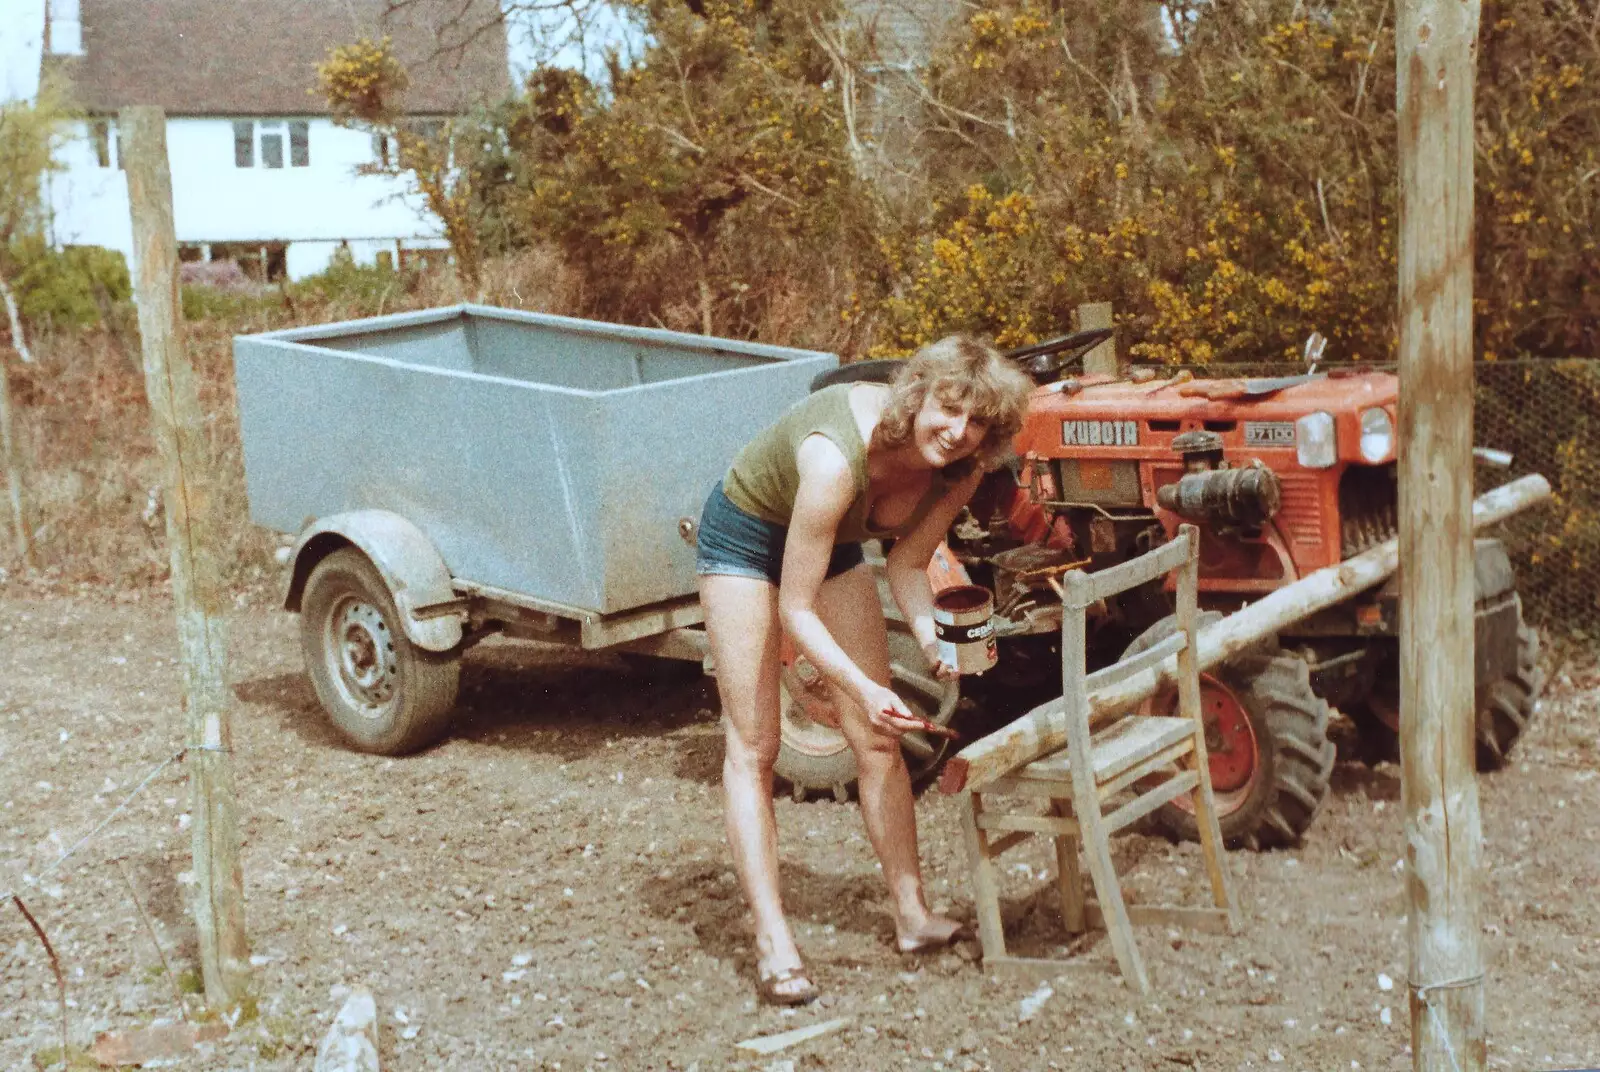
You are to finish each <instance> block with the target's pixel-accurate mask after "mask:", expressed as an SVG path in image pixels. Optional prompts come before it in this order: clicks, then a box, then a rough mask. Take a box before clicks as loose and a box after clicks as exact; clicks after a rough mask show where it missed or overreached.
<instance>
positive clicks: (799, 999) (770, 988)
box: [756, 968, 817, 1006]
mask: <svg viewBox="0 0 1600 1072" xmlns="http://www.w3.org/2000/svg"><path fill="white" fill-rule="evenodd" d="M796 980H799V981H800V982H802V983H804V984H806V985H805V986H802V987H797V988H794V989H787V987H788V986H790V984H793V983H794V982H795V981H796ZM779 987H785V988H786V989H783V990H780V989H778V988H779ZM756 996H757V997H758V998H760V999H761V1002H762V1004H764V1005H779V1006H795V1005H809V1004H811V1003H812V1002H813V1001H816V1000H817V988H816V986H814V985H813V984H812V982H811V980H810V979H808V978H807V977H806V970H805V969H804V968H781V969H779V970H778V971H775V972H773V973H772V974H771V975H762V976H760V977H758V978H757V979H756Z"/></svg>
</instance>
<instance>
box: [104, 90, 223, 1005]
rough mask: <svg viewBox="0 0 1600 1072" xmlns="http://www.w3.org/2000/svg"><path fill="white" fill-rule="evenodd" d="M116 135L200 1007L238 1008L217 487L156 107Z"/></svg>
mask: <svg viewBox="0 0 1600 1072" xmlns="http://www.w3.org/2000/svg"><path fill="white" fill-rule="evenodd" d="M117 125H118V128H119V132H120V135H121V139H122V146H123V151H124V153H125V160H126V161H127V171H128V201H129V206H130V208H131V209H132V213H133V261H134V293H135V295H136V296H137V298H138V302H139V334H140V337H141V339H142V340H143V350H144V382H145V393H146V394H147V395H148V396H149V399H150V414H151V419H152V425H153V428H154V432H155V440H156V445H157V447H158V448H159V450H160V454H161V463H162V470H163V485H164V490H165V496H164V499H163V502H164V504H165V506H166V514H167V539H168V542H169V543H170V545H171V551H172V597H173V602H174V603H175V604H176V608H177V615H178V644H179V647H180V649H181V650H180V654H181V656H182V659H183V689H184V708H185V711H186V714H187V720H186V721H187V737H186V743H187V745H188V748H189V754H188V763H189V786H190V793H191V795H192V797H193V800H192V813H193V815H194V842H193V851H194V877H195V883H196V889H195V925H196V927H197V929H198V930H199V932H200V969H201V977H202V978H203V980H204V982H205V990H206V1003H207V1004H208V1005H210V1006H211V1007H212V1008H217V1009H226V1008H229V1007H231V1006H233V1005H236V1004H237V1003H238V1001H239V1000H240V999H241V998H243V997H244V993H245V986H246V984H247V983H248V981H249V970H250V969H249V958H250V950H249V946H248V944H247V943H246V940H245V932H244V875H243V872H242V871H241V870H240V866H239V831H238V818H237V811H236V805H235V802H234V786H233V755H232V751H233V732H232V727H231V726H230V725H229V714H230V708H231V706H232V702H231V697H230V696H229V694H228V684H227V654H228V645H227V635H226V631H225V628H224V625H225V623H224V617H223V592H222V578H221V570H220V568H219V565H218V563H217V559H216V548H217V538H216V537H217V523H216V516H215V515H216V509H215V503H216V498H217V496H216V483H215V477H214V475H213V473H212V469H211V460H210V457H209V451H208V450H207V447H206V439H205V423H204V420H203V419H202V415H201V412H200V399H199V395H198V393H197V391H196V389H195V382H194V370H193V368H192V367H191V366H190V364H189V358H188V355H187V354H186V353H185V352H184V348H183V339H182V336H181V335H180V334H179V332H178V323H177V322H178V315H179V306H178V246H177V239H176V237H175V235H174V232H173V225H172V176H171V173H170V172H169V170H168V165H167V133H166V116H165V115H163V114H162V111H161V109H159V108H148V107H137V108H124V109H123V110H122V112H121V114H120V115H119V116H118V118H117Z"/></svg>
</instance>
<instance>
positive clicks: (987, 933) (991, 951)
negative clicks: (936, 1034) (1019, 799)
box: [961, 793, 1006, 963]
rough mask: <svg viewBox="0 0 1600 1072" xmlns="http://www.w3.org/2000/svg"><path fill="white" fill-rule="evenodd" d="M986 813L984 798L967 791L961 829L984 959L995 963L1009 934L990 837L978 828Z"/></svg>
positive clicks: (1003, 955) (962, 806)
mask: <svg viewBox="0 0 1600 1072" xmlns="http://www.w3.org/2000/svg"><path fill="white" fill-rule="evenodd" d="M982 814H983V798H982V797H981V796H980V795H979V794H977V793H965V794H963V795H962V798H961V831H962V833H963V835H964V836H965V840H966V843H967V859H968V861H969V862H970V865H971V867H972V901H973V905H974V907H975V908H976V909H977V912H978V941H979V943H980V944H981V945H982V946H983V959H984V960H986V961H989V962H990V963H993V962H995V961H997V960H1003V959H1005V955H1006V935H1005V929H1004V925H1003V924H1002V923H1001V921H1000V884H999V881H998V880H997V879H996V877H995V870H994V862H993V861H992V860H991V859H990V858H989V838H988V835H987V834H985V833H984V832H983V831H982V830H980V829H978V816H980V815H982Z"/></svg>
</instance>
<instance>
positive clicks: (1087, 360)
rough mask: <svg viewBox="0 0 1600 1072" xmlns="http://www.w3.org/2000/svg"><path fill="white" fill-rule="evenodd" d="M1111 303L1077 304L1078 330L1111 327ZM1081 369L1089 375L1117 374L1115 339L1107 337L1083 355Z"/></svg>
mask: <svg viewBox="0 0 1600 1072" xmlns="http://www.w3.org/2000/svg"><path fill="white" fill-rule="evenodd" d="M1112 326H1113V324H1112V320H1111V303H1110V302H1108V301H1101V302H1085V303H1084V304H1082V305H1080V306H1078V330H1079V331H1088V330H1089V329H1091V328H1109V327H1112ZM1083 371H1084V372H1085V374H1087V375H1090V376H1099V375H1104V376H1115V375H1117V372H1118V369H1117V340H1116V339H1107V340H1106V341H1105V342H1103V343H1101V344H1100V345H1099V346H1096V347H1095V348H1094V349H1093V350H1090V351H1089V352H1088V353H1086V354H1084V355H1083Z"/></svg>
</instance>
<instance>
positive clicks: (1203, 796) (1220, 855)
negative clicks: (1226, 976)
mask: <svg viewBox="0 0 1600 1072" xmlns="http://www.w3.org/2000/svg"><path fill="white" fill-rule="evenodd" d="M1197 736H1198V735H1197ZM1188 759H1189V762H1190V763H1193V764H1194V765H1195V772H1196V773H1197V774H1198V775H1199V777H1200V784H1199V785H1197V786H1195V789H1194V817H1195V826H1197V827H1198V828H1199V832H1200V851H1201V853H1203V854H1204V856H1205V858H1206V873H1207V875H1208V876H1209V877H1210V879H1211V899H1212V902H1213V903H1214V904H1216V906H1217V907H1218V908H1220V909H1223V910H1224V911H1225V912H1227V914H1228V929H1229V930H1230V931H1233V930H1237V929H1238V927H1239V906H1238V904H1237V903H1236V902H1235V901H1234V898H1233V890H1232V889H1231V888H1230V887H1229V885H1228V873H1227V864H1226V863H1225V860H1226V856H1225V855H1224V849H1223V845H1222V827H1221V826H1220V825H1219V824H1218V822H1217V802H1216V798H1215V797H1214V796H1213V795H1212V792H1211V762H1210V760H1209V759H1208V758H1207V756H1206V750H1205V742H1204V741H1203V740H1201V741H1200V742H1199V747H1198V748H1196V749H1195V751H1193V752H1190V753H1189V757H1188Z"/></svg>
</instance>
